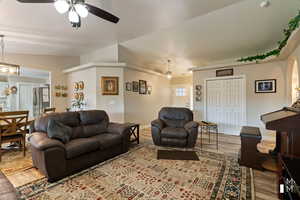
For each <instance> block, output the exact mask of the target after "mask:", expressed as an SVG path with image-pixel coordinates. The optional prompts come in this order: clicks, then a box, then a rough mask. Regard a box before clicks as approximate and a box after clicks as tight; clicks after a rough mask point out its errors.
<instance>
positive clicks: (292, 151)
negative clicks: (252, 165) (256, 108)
mask: <svg viewBox="0 0 300 200" xmlns="http://www.w3.org/2000/svg"><path fill="white" fill-rule="evenodd" d="M261 120H262V121H263V122H264V123H265V126H266V129H268V130H274V131H276V147H275V149H274V150H273V151H272V152H270V153H271V154H272V155H273V156H276V158H277V159H278V163H279V172H278V177H279V179H278V180H279V182H278V190H279V195H280V197H281V198H282V199H287V200H289V199H300V192H299V187H298V186H299V185H300V109H299V107H285V108H283V109H281V110H278V111H275V112H271V113H267V114H264V115H262V116H261Z"/></svg>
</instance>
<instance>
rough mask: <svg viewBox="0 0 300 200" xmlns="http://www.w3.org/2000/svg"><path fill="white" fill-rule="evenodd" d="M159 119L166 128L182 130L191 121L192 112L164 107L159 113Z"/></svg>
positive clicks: (186, 109) (185, 109)
mask: <svg viewBox="0 0 300 200" xmlns="http://www.w3.org/2000/svg"><path fill="white" fill-rule="evenodd" d="M159 119H161V120H162V121H163V122H164V123H165V124H166V125H167V126H171V127H176V128H183V127H184V125H185V124H186V123H187V122H189V121H193V112H192V111H191V110H190V109H188V108H176V107H164V108H162V109H161V110H160V111H159Z"/></svg>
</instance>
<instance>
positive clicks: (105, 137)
mask: <svg viewBox="0 0 300 200" xmlns="http://www.w3.org/2000/svg"><path fill="white" fill-rule="evenodd" d="M92 138H93V139H96V140H97V141H98V143H99V145H100V149H107V148H110V147H112V146H115V145H118V144H121V143H122V136H121V135H119V134H113V133H103V134H100V135H97V136H94V137H92Z"/></svg>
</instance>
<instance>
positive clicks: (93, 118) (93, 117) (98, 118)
mask: <svg viewBox="0 0 300 200" xmlns="http://www.w3.org/2000/svg"><path fill="white" fill-rule="evenodd" d="M79 116H80V123H81V125H93V124H103V127H105V128H107V126H108V123H109V119H108V115H107V114H106V112H105V111H103V110H88V111H80V112H79Z"/></svg>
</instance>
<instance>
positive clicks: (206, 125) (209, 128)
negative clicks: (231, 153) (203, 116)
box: [198, 121, 219, 150]
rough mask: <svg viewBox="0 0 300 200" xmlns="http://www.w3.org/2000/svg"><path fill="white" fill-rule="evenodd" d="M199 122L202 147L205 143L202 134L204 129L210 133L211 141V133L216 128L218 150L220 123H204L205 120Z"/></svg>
mask: <svg viewBox="0 0 300 200" xmlns="http://www.w3.org/2000/svg"><path fill="white" fill-rule="evenodd" d="M198 124H199V127H200V141H201V148H202V145H203V139H202V134H203V133H204V131H205V132H206V133H208V141H209V143H210V134H211V132H212V131H213V130H214V131H215V133H216V147H217V150H218V149H219V131H218V124H216V123H212V122H207V123H204V122H202V121H199V122H198Z"/></svg>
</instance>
